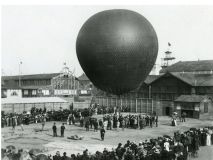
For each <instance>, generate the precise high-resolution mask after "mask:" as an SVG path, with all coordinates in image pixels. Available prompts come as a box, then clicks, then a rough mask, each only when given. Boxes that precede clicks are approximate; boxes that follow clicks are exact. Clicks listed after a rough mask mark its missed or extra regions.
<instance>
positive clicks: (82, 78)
mask: <svg viewBox="0 0 213 160" xmlns="http://www.w3.org/2000/svg"><path fill="white" fill-rule="evenodd" d="M78 79H79V80H80V81H89V78H88V77H87V75H86V74H85V73H83V74H82V75H81V76H79V77H78Z"/></svg>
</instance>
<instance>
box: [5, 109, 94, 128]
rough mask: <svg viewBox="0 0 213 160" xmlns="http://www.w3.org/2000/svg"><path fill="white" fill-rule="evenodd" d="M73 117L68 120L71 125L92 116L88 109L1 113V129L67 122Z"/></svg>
mask: <svg viewBox="0 0 213 160" xmlns="http://www.w3.org/2000/svg"><path fill="white" fill-rule="evenodd" d="M69 115H72V117H71V118H70V119H69V120H68V121H69V123H71V122H72V123H75V122H76V121H79V119H80V117H88V116H91V113H90V111H89V110H88V109H74V110H68V109H64V110H62V108H60V110H57V111H56V110H51V111H50V110H49V111H48V110H47V109H46V108H45V107H44V108H43V109H41V108H40V109H39V108H35V107H32V108H31V110H30V111H29V112H26V111H24V112H23V113H4V112H1V128H4V127H12V128H13V129H15V127H16V126H21V128H22V130H23V129H24V128H23V125H29V124H31V123H42V124H44V122H46V121H65V120H67V117H68V116H69Z"/></svg>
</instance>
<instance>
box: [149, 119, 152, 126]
mask: <svg viewBox="0 0 213 160" xmlns="http://www.w3.org/2000/svg"><path fill="white" fill-rule="evenodd" d="M149 125H150V127H151V128H152V117H151V116H150V117H149Z"/></svg>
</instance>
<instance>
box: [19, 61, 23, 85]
mask: <svg viewBox="0 0 213 160" xmlns="http://www.w3.org/2000/svg"><path fill="white" fill-rule="evenodd" d="M21 65H22V61H20V62H19V87H21Z"/></svg>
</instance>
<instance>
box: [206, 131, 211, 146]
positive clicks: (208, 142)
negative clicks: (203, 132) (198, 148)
mask: <svg viewBox="0 0 213 160" xmlns="http://www.w3.org/2000/svg"><path fill="white" fill-rule="evenodd" d="M206 145H207V146H211V135H210V134H209V133H207V136H206Z"/></svg>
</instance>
